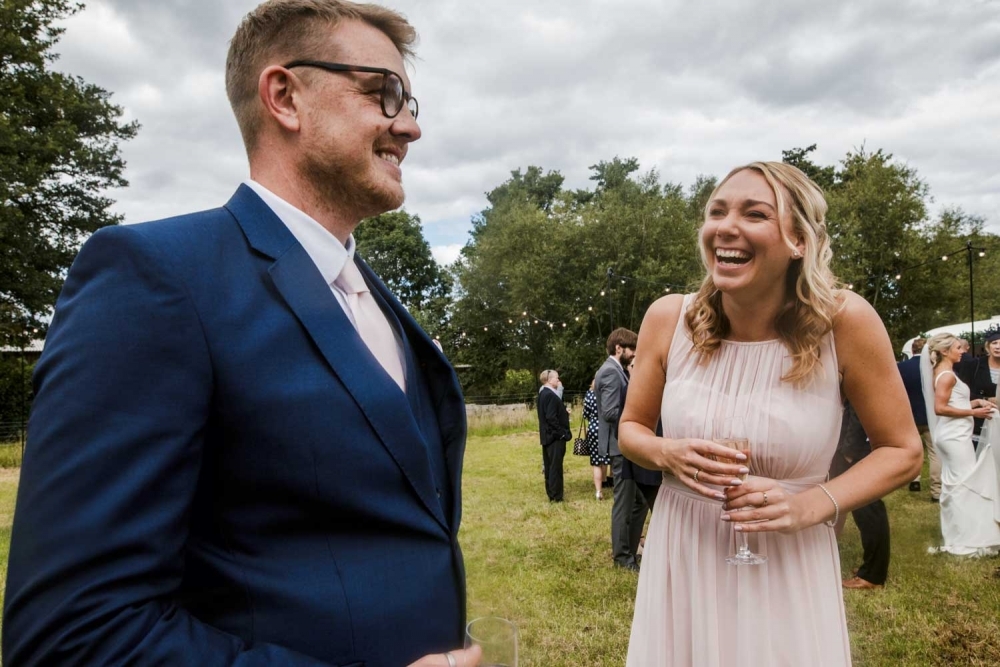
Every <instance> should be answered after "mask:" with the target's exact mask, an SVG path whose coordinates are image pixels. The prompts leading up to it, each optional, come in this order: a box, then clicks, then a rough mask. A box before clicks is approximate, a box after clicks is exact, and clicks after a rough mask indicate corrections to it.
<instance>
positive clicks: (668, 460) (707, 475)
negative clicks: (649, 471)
mask: <svg viewBox="0 0 1000 667" xmlns="http://www.w3.org/2000/svg"><path fill="white" fill-rule="evenodd" d="M660 442H661V449H660V459H661V465H660V467H661V468H662V469H664V470H667V471H668V472H670V473H671V474H673V476H674V477H676V478H677V479H679V480H680V481H681V482H683V483H684V485H685V486H687V487H688V488H690V489H692V490H694V491H697V492H698V493H700V494H701V495H703V496H706V497H708V498H714V499H715V500H725V499H726V496H725V495H724V494H723V493H722V492H721V491H719V490H718V489H714V488H712V487H710V486H708V485H709V484H714V485H716V486H723V487H731V486H734V485H736V486H738V485H740V484H742V482H741V481H740V480H739V477H740V475H745V474H747V472H749V469H748V468H747V467H746V456H745V455H743V454H740V453H739V452H737V451H736V450H735V449H730V448H729V447H725V446H723V445H720V444H718V443H716V442H712V441H711V440H699V439H697V438H682V439H679V440H670V439H667V438H661V439H660ZM716 459H718V460H716Z"/></svg>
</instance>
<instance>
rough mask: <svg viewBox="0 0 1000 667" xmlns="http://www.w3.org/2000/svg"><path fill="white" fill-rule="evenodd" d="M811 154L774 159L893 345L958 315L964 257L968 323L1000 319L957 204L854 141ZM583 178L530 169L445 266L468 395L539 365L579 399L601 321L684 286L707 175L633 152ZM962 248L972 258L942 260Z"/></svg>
mask: <svg viewBox="0 0 1000 667" xmlns="http://www.w3.org/2000/svg"><path fill="white" fill-rule="evenodd" d="M815 150H816V146H815V145H811V146H808V147H806V148H792V149H790V150H786V151H782V158H783V159H784V160H785V161H786V162H789V163H791V164H794V165H795V166H797V167H799V168H800V169H802V170H803V171H804V172H805V173H806V174H807V175H809V176H810V177H811V178H813V180H815V181H816V183H817V184H819V185H820V187H821V188H822V189H823V190H824V193H825V195H826V198H827V201H828V203H829V212H828V215H827V224H828V229H829V232H830V235H831V239H832V245H833V250H834V260H833V269H834V272H835V273H836V275H837V276H838V277H839V278H840V279H841V280H842V282H843V284H844V286H848V285H850V286H851V289H854V290H855V291H857V292H858V293H859V294H861V295H862V296H863V297H864V298H866V299H868V300H869V301H870V302H871V303H872V304H873V305H874V307H875V309H876V310H877V311H878V313H879V315H880V316H881V317H882V319H883V321H884V322H885V324H886V328H887V329H888V331H889V335H890V337H891V338H892V340H893V343H894V346H895V347H896V348H897V349H898V347H899V345H901V344H902V342H903V341H905V340H906V339H907V338H909V337H911V336H913V335H915V334H917V333H918V332H920V331H925V330H927V329H930V328H933V327H936V326H940V325H943V324H949V323H954V322H960V321H965V320H968V318H969V314H970V313H969V274H968V263H967V259H968V258H969V257H970V256H971V257H972V258H973V261H974V267H973V268H974V271H975V276H976V278H975V289H976V296H975V304H976V317H977V318H978V319H984V318H986V317H989V316H990V315H991V314H997V313H1000V284H997V283H996V281H994V280H992V279H991V278H990V277H991V276H993V275H996V272H997V270H1000V243H997V240H998V239H997V237H996V236H994V235H992V234H989V233H986V232H985V231H984V230H983V221H982V219H980V218H977V217H975V216H969V215H967V214H965V213H964V212H962V211H961V210H956V209H944V210H943V211H941V212H940V213H938V214H937V215H936V216H934V217H932V215H931V213H930V212H929V210H930V202H931V199H930V194H929V188H928V186H927V185H926V183H924V181H923V180H922V179H921V178H920V176H919V175H918V174H917V172H916V170H914V169H913V168H912V167H910V166H908V165H906V164H904V163H902V162H900V161H899V160H897V159H895V158H894V157H893V156H892V155H891V154H888V153H886V152H885V151H881V150H875V151H870V150H868V149H866V148H864V147H862V148H860V149H857V150H853V151H850V152H848V153H847V155H846V156H845V157H844V158H843V159H842V160H841V161H840V162H839V163H838V164H835V165H822V164H817V163H815V162H813V160H812V154H813V152H814V151H815ZM590 180H591V181H592V182H593V187H592V189H590V190H575V191H568V190H566V189H564V188H563V185H562V184H563V177H562V175H561V174H560V173H559V172H555V171H550V172H545V171H544V170H543V169H541V168H539V167H534V166H533V167H528V168H527V169H525V170H524V171H522V170H520V169H517V170H514V171H512V172H511V176H510V178H509V179H508V180H507V181H505V182H504V183H501V184H500V185H498V186H497V187H496V188H494V189H493V190H492V191H490V192H489V193H488V194H487V199H488V201H489V204H490V205H489V207H488V208H486V209H485V210H484V211H482V212H481V213H480V214H479V215H478V216H476V217H475V218H474V220H473V231H472V233H471V234H470V239H469V242H468V243H467V244H466V246H465V248H464V249H463V250H462V256H461V258H460V260H459V262H458V263H457V264H456V265H455V266H454V267H453V273H454V276H455V278H456V281H457V287H456V295H457V298H456V301H455V303H454V304H453V307H452V308H453V310H452V318H451V319H450V321H449V329H450V332H449V335H448V336H447V338H446V340H445V343H446V345H448V346H449V350H448V351H449V353H450V354H452V356H453V358H455V359H456V360H457V361H459V362H462V363H464V364H468V365H469V366H470V368H469V369H468V370H467V371H463V382H464V383H465V386H466V389H467V391H468V392H469V393H470V394H472V395H473V396H476V395H479V396H482V395H501V394H503V395H509V393H510V387H511V386H513V385H512V380H511V378H521V377H522V376H524V373H523V371H529V373H530V374H529V375H528V376H530V377H536V376H537V372H538V371H539V370H541V369H543V368H557V369H559V370H560V374H561V376H562V378H563V381H564V383H565V384H566V386H567V387H568V388H570V389H571V390H581V389H583V388H585V387H586V386H587V385H588V384H589V382H590V378H591V377H592V376H593V373H594V370H595V369H596V368H597V366H598V365H599V364H600V362H601V360H602V358H603V357H604V354H605V353H604V340H605V338H606V337H607V335H608V333H609V331H610V329H611V326H612V325H614V326H626V327H629V328H632V329H634V330H637V329H638V327H639V325H640V323H641V321H642V316H643V314H644V313H645V311H646V309H647V308H648V307H649V305H650V304H651V303H652V302H653V301H655V300H656V299H657V298H659V297H660V296H662V295H663V294H664V293H665V292H666V291H667V290H668V289H669V290H691V289H693V288H694V287H696V286H697V284H698V281H699V280H700V278H701V276H702V273H703V268H702V266H701V263H700V260H699V258H698V250H697V248H698V243H697V230H698V228H699V226H700V225H701V222H702V220H703V217H704V210H705V205H706V202H707V200H708V197H709V195H710V194H711V192H712V190H713V189H714V188H715V186H716V183H717V179H716V178H714V177H712V176H698V177H697V178H696V179H695V181H694V183H692V184H691V185H690V186H689V187H688V188H686V189H685V188H682V187H681V186H679V185H675V184H671V183H662V182H660V179H659V177H658V175H657V173H656V172H655V171H649V172H646V173H642V172H641V170H640V165H639V162H638V160H636V159H635V158H620V157H615V158H612V159H611V160H602V161H599V162H598V163H597V164H594V165H592V166H591V179H590ZM967 243H972V245H973V246H974V247H976V248H980V247H982V248H986V249H987V251H986V254H985V256H984V257H980V256H979V252H978V250H977V251H976V252H974V253H968V252H960V253H959V254H958V255H954V256H952V257H950V258H949V260H947V261H946V260H942V259H941V257H942V256H944V255H946V254H949V253H954V251H956V250H957V249H961V248H963V247H965V246H966V244H967ZM991 249H995V250H996V251H998V252H993V251H991ZM609 270H610V274H609ZM639 353H640V354H642V351H641V350H640V351H639ZM526 377H527V376H526Z"/></svg>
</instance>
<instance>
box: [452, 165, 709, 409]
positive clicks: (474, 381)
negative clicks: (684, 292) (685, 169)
mask: <svg viewBox="0 0 1000 667" xmlns="http://www.w3.org/2000/svg"><path fill="white" fill-rule="evenodd" d="M637 168H638V161H637V160H635V159H634V158H628V159H625V160H622V159H620V158H615V159H614V160H612V161H611V162H604V161H602V162H600V163H598V164H597V165H594V166H593V167H592V170H593V172H594V175H593V178H592V180H594V181H595V182H596V184H597V187H596V188H595V190H594V191H592V192H585V193H583V194H581V191H576V192H567V191H564V190H560V191H559V192H558V193H557V194H556V195H555V196H554V197H553V198H552V199H551V202H550V203H549V200H548V198H545V199H541V198H538V197H528V196H525V195H524V193H525V190H524V189H523V187H522V183H521V180H522V179H519V178H518V174H519V173H520V172H519V171H515V172H513V173H512V175H513V178H512V179H511V180H509V181H507V182H506V183H504V184H502V185H501V186H500V187H498V188H497V189H495V190H493V191H492V192H491V193H490V194H489V195H488V198H489V201H490V203H491V206H490V207H489V208H488V209H487V210H485V211H483V212H482V214H481V215H480V216H478V218H477V220H478V225H477V228H476V230H475V231H474V232H473V234H471V235H470V236H471V238H470V241H469V243H468V244H467V245H466V247H465V248H464V249H463V251H462V258H461V261H460V262H459V263H458V264H457V265H456V267H455V275H456V278H457V280H458V284H459V285H460V290H459V292H460V294H461V297H460V298H459V299H458V301H457V302H456V304H455V310H454V318H453V320H452V324H453V327H454V329H453V334H454V336H455V341H456V343H455V344H456V345H457V346H458V348H459V358H460V360H461V361H462V362H464V363H468V364H470V365H471V366H472V369H471V371H470V372H469V373H468V374H466V375H465V377H464V379H465V380H466V382H467V384H466V386H467V388H470V392H473V393H477V394H487V393H500V392H501V389H502V388H503V385H504V382H505V380H504V378H505V374H506V372H507V371H509V370H514V369H530V370H531V372H532V373H537V372H538V371H540V370H541V369H543V368H557V369H558V370H559V371H560V375H561V377H562V379H563V382H564V384H565V385H566V387H567V388H568V389H570V390H580V389H583V388H585V387H586V386H587V385H589V383H590V379H591V378H592V377H593V374H594V371H595V370H596V368H597V367H598V366H599V365H600V363H601V360H602V359H603V358H604V356H605V352H604V340H605V338H606V337H607V335H608V333H610V330H611V324H612V318H613V320H614V324H615V326H629V327H631V328H633V329H636V328H638V326H639V322H640V321H641V318H642V315H643V314H644V312H645V310H646V308H648V306H649V305H650V303H652V301H653V300H655V299H656V298H658V297H659V296H661V295H663V294H664V293H665V289H666V288H667V287H668V286H671V285H673V286H675V287H676V286H678V285H680V286H683V285H686V284H688V283H689V282H690V281H691V280H692V278H693V277H696V276H697V275H698V274H699V273H700V267H699V264H698V259H697V254H696V251H695V238H696V236H695V235H696V229H697V222H694V221H693V220H691V216H690V215H689V210H690V208H691V207H690V205H689V202H688V200H687V199H686V198H685V196H684V194H683V192H682V189H681V188H680V187H679V186H675V185H669V184H668V185H661V184H660V183H659V179H658V176H657V174H656V172H655V171H654V172H649V173H647V174H644V175H641V176H638V177H635V176H634V175H635V174H636V171H637ZM535 173H541V170H536V172H535ZM549 173H550V175H553V174H555V172H549ZM560 182H561V181H560ZM608 269H611V276H610V278H611V279H610V281H609V274H608ZM602 292H603V294H602ZM609 311H610V312H609ZM536 320H537V321H536Z"/></svg>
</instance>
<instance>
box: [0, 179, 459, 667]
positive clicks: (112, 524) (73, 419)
mask: <svg viewBox="0 0 1000 667" xmlns="http://www.w3.org/2000/svg"><path fill="white" fill-rule="evenodd" d="M356 261H357V262H358V265H359V268H360V269H361V271H362V273H363V275H364V276H365V279H366V280H367V281H368V282H369V284H370V285H371V286H372V290H373V294H374V295H375V296H376V298H377V299H379V300H380V302H381V305H382V307H383V309H384V310H385V311H386V313H387V316H388V317H389V319H390V322H391V323H392V324H393V326H395V327H396V328H397V330H398V331H401V332H402V339H403V345H404V348H405V353H406V368H405V370H406V376H407V392H406V393H405V394H404V393H403V392H402V391H400V390H399V387H398V386H397V385H396V384H395V383H394V382H393V381H392V379H391V378H390V377H389V376H388V374H386V373H385V371H383V370H382V367H381V366H380V365H378V362H377V361H375V359H374V357H373V356H372V355H371V353H370V352H369V351H368V348H367V347H366V346H365V345H364V343H363V342H362V341H361V339H360V338H359V336H358V335H357V333H356V331H355V329H354V327H353V326H352V325H351V323H350V321H349V319H348V318H347V316H346V315H345V314H344V312H343V310H342V309H341V307H340V306H339V305H338V303H337V301H336V299H335V297H334V296H333V294H332V293H331V291H330V288H329V286H328V285H327V284H326V282H325V281H324V280H323V278H322V276H321V275H320V273H319V270H318V269H317V268H316V266H315V265H314V264H313V262H312V260H311V259H310V258H309V256H308V255H307V254H306V252H305V250H304V249H303V248H302V246H301V245H299V243H298V242H297V241H296V240H295V238H294V237H293V236H292V234H291V233H290V232H289V231H288V229H287V228H286V227H285V226H284V225H283V224H282V222H281V221H280V220H279V219H278V218H277V217H276V216H275V215H274V214H273V213H272V212H271V210H270V209H269V208H268V207H267V206H266V205H265V204H264V203H263V202H262V201H261V200H260V199H259V198H258V197H257V195H256V194H254V193H253V192H252V191H251V190H250V189H249V188H247V187H245V186H242V187H240V189H239V190H238V191H237V192H236V194H235V195H234V196H233V198H232V199H231V200H230V201H229V203H228V204H227V205H226V206H225V207H224V208H220V209H216V210H212V211H207V212H202V213H197V214H193V215H187V216H182V217H179V218H175V219H171V220H166V221H159V222H153V223H146V224H142V225H131V226H122V227H110V228H106V229H102V230H101V231H99V232H97V233H96V234H95V235H94V236H93V237H92V238H91V239H90V240H89V241H88V242H87V244H86V245H85V247H84V248H83V250H82V251H81V252H80V255H79V256H78V258H77V260H76V262H75V263H74V265H73V267H72V269H71V270H70V273H69V275H68V277H67V280H66V283H65V286H64V288H63V291H62V294H61V295H60V298H59V302H58V305H57V307H56V314H55V317H54V319H53V321H52V326H51V328H50V331H49V335H48V337H47V339H46V345H45V352H44V354H43V355H42V358H41V360H40V361H39V363H38V366H37V371H36V374H35V378H34V380H35V389H36V398H35V402H34V407H33V411H32V414H31V419H30V423H29V437H28V444H27V448H26V451H25V457H24V465H23V468H22V472H21V482H20V488H19V490H18V499H17V511H16V513H15V517H14V527H13V536H12V543H11V552H10V562H9V572H8V579H7V590H6V602H5V611H4V618H3V656H4V660H5V661H6V664H8V665H36V664H47V665H48V664H58V665H118V664H158V665H185V666H187V665H200V666H203V665H291V666H306V665H309V666H316V665H352V666H367V667H382V666H386V667H389V666H391V667H399V666H400V665H405V664H407V663H409V662H411V661H413V660H415V659H417V658H419V657H420V656H422V655H425V654H428V653H435V652H442V651H445V650H448V649H451V648H455V647H458V646H461V644H462V641H463V624H464V616H465V573H464V566H463V563H462V555H461V551H460V549H459V546H458V541H457V534H458V528H459V517H460V507H461V500H460V485H459V483H460V471H461V466H462V456H463V451H464V446H465V435H466V423H465V410H464V406H463V400H462V397H461V393H460V388H459V385H458V382H457V379H456V377H455V374H454V371H453V370H452V368H451V366H450V364H449V363H448V362H447V360H446V359H445V358H444V357H443V356H442V355H441V354H440V353H439V352H438V351H437V349H436V348H435V347H434V345H433V344H432V343H431V341H430V339H429V338H428V337H427V336H426V334H425V333H424V332H423V331H421V329H420V328H419V327H418V326H417V324H416V322H414V320H413V319H412V318H411V317H410V315H409V314H408V313H407V312H406V310H405V309H404V308H403V307H402V306H401V305H400V304H399V303H398V302H397V301H396V299H394V298H393V297H392V295H391V294H389V292H388V291H387V290H386V288H385V286H384V285H383V284H382V283H381V282H380V281H379V280H378V278H376V277H375V275H374V274H373V273H372V272H371V270H370V269H369V268H368V267H367V266H365V265H364V263H363V262H361V261H360V260H356Z"/></svg>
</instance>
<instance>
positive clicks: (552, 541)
mask: <svg viewBox="0 0 1000 667" xmlns="http://www.w3.org/2000/svg"><path fill="white" fill-rule="evenodd" d="M504 419H505V420H506V421H505V422H504V423H503V424H502V427H501V426H500V425H498V424H492V425H488V424H485V423H484V422H483V420H476V424H475V426H476V428H475V430H474V432H475V433H480V432H486V433H490V435H473V436H471V437H470V438H469V443H468V450H467V453H466V460H465V477H464V483H463V487H464V490H463V493H464V505H465V507H464V519H463V523H462V534H461V542H462V548H463V550H464V552H465V559H466V567H467V570H468V584H469V614H470V617H474V616H478V615H485V614H496V615H501V616H506V617H507V618H510V619H511V620H513V621H515V622H516V623H517V624H518V626H519V628H520V630H521V656H522V662H521V664H522V667H532V666H535V667H559V666H562V665H565V666H567V667H570V666H572V667H590V666H599V665H622V664H624V661H625V652H626V649H627V642H628V632H629V626H630V623H631V618H632V614H631V609H632V601H633V598H634V595H635V585H636V577H635V575H632V574H630V573H628V572H625V571H620V570H615V569H613V568H612V567H611V554H610V544H609V538H608V533H609V522H610V512H611V501H610V499H608V500H604V501H603V502H598V501H596V500H595V499H594V494H593V488H592V485H591V481H590V467H589V465H588V462H587V460H586V459H585V458H582V457H574V456H572V455H567V457H566V466H565V467H566V498H567V501H566V502H564V503H562V504H556V505H552V504H549V503H548V502H547V501H546V499H545V491H544V485H543V480H542V474H541V452H540V448H539V446H538V439H537V438H538V436H537V434H536V433H531V432H526V429H527V428H528V427H530V426H531V419H532V417H531V415H530V413H526V414H525V415H524V416H523V418H522V419H520V420H518V419H512V418H511V416H509V415H508V416H505V417H504ZM575 423H578V422H577V420H576V419H574V424H575ZM505 429H506V430H508V431H510V430H515V431H521V432H520V433H508V434H506V435H505V434H503V431H504V430H505ZM17 472H18V471H17V470H16V469H0V570H2V573H3V575H4V581H5V580H6V571H7V550H8V547H9V544H10V524H11V516H12V513H13V506H14V496H15V492H16V489H17ZM925 487H926V484H925ZM608 496H610V494H608ZM887 504H888V506H889V514H890V521H891V523H892V537H893V541H892V549H893V554H892V567H891V570H890V573H889V585H888V586H887V587H886V589H885V590H883V591H875V592H867V591H866V592H861V591H847V594H846V600H847V616H848V623H849V625H850V631H851V644H852V647H853V653H854V660H855V664H856V665H861V666H872V667H874V666H883V665H884V666H886V667H888V666H890V665H891V666H892V667H896V666H897V665H906V666H909V665H998V664H1000V560H998V559H983V560H978V561H969V560H959V559H955V558H951V557H948V556H940V555H935V556H931V555H928V554H927V553H926V551H927V547H928V546H931V545H935V544H938V518H937V505H933V504H931V503H930V501H929V499H928V494H927V492H926V490H925V491H924V492H923V493H920V494H916V493H909V492H908V491H906V490H902V491H897V492H896V493H894V494H892V495H891V496H889V497H888V498H887ZM841 557H842V562H843V563H844V566H843V569H844V570H845V571H849V570H850V569H852V568H853V567H856V566H857V565H858V564H859V563H860V558H861V547H860V541H859V539H858V533H857V529H856V528H855V527H854V525H853V523H852V522H851V521H850V520H849V521H848V524H847V527H846V528H845V530H844V535H843V537H842V538H841Z"/></svg>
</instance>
